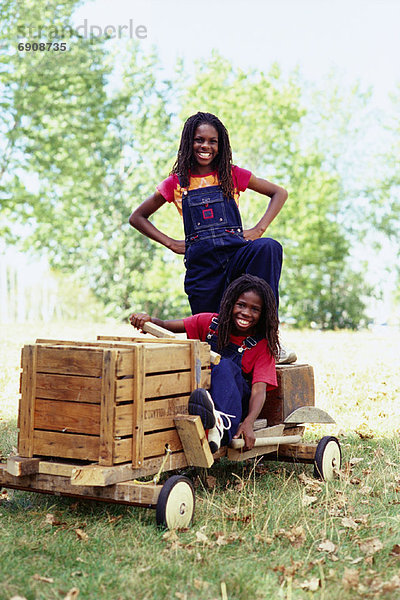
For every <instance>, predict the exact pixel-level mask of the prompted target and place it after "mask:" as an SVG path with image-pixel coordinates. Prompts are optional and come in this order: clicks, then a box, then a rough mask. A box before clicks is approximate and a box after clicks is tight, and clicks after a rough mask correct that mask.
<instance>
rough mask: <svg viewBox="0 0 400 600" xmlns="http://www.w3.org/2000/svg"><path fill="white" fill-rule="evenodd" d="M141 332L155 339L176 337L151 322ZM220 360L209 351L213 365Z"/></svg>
mask: <svg viewBox="0 0 400 600" xmlns="http://www.w3.org/2000/svg"><path fill="white" fill-rule="evenodd" d="M143 331H144V332H145V333H151V335H154V336H155V337H158V338H174V337H176V335H175V334H174V333H172V332H171V331H168V329H164V327H160V326H159V325H156V324H155V323H152V322H151V321H146V323H145V324H144V325H143ZM220 360H221V356H220V355H219V354H218V353H217V352H213V351H212V350H210V361H211V363H212V364H213V365H217V364H218V363H219V361H220Z"/></svg>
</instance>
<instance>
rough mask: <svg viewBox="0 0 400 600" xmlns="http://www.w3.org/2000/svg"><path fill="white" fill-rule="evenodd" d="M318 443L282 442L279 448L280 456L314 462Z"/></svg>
mask: <svg viewBox="0 0 400 600" xmlns="http://www.w3.org/2000/svg"><path fill="white" fill-rule="evenodd" d="M316 449H317V444H313V443H308V444H306V443H301V444H281V445H280V446H279V448H278V457H279V458H284V457H286V458H294V459H296V460H298V461H300V462H302V461H304V462H313V460H314V457H315V451H316Z"/></svg>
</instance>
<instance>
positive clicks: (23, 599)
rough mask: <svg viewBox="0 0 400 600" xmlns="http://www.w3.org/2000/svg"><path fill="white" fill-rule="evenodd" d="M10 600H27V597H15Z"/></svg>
mask: <svg viewBox="0 0 400 600" xmlns="http://www.w3.org/2000/svg"><path fill="white" fill-rule="evenodd" d="M10 600H26V598H25V596H13V597H12V598H10Z"/></svg>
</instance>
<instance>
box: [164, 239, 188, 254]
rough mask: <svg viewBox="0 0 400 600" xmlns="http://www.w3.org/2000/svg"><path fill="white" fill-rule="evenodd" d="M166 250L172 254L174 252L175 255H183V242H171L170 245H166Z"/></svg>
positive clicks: (184, 248) (184, 247) (184, 246)
mask: <svg viewBox="0 0 400 600" xmlns="http://www.w3.org/2000/svg"><path fill="white" fill-rule="evenodd" d="M168 248H169V250H172V252H175V254H185V250H186V245H185V240H172V241H171V244H169V245H168Z"/></svg>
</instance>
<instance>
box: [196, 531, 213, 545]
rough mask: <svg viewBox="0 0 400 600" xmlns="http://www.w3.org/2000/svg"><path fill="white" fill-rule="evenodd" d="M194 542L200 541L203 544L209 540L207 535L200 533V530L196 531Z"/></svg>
mask: <svg viewBox="0 0 400 600" xmlns="http://www.w3.org/2000/svg"><path fill="white" fill-rule="evenodd" d="M196 542H201V543H203V544H209V543H210V540H209V539H208V537H207V536H206V535H205V534H204V533H202V532H201V531H196Z"/></svg>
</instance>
